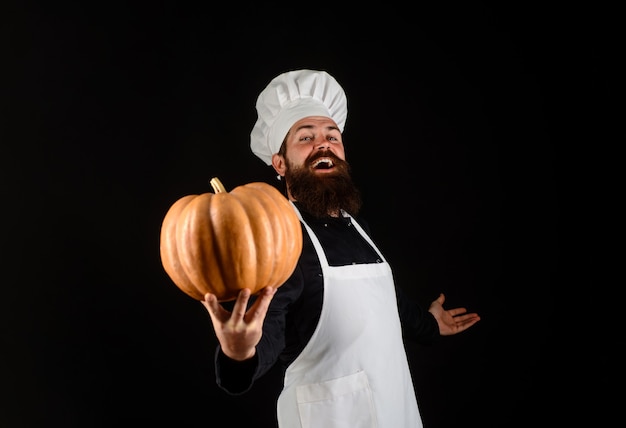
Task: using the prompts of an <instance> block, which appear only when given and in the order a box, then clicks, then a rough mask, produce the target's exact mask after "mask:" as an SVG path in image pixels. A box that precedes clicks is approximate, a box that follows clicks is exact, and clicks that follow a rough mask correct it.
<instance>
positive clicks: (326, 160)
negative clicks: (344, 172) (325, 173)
mask: <svg viewBox="0 0 626 428" xmlns="http://www.w3.org/2000/svg"><path fill="white" fill-rule="evenodd" d="M321 163H326V164H328V167H329V168H330V167H332V166H333V165H334V164H333V161H332V160H330V159H329V158H319V159H317V160H316V161H315V162H313V168H317V166H318V165H319V164H321Z"/></svg>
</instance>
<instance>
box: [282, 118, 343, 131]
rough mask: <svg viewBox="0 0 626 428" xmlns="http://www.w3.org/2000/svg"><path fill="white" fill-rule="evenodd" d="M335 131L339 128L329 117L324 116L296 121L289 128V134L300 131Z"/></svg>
mask: <svg viewBox="0 0 626 428" xmlns="http://www.w3.org/2000/svg"><path fill="white" fill-rule="evenodd" d="M320 128H321V129H336V130H337V131H339V127H338V126H337V124H336V123H335V121H334V120H332V119H331V118H330V117H325V116H308V117H304V118H302V119H300V120H298V121H297V122H296V123H294V124H293V125H292V126H291V129H290V132H298V131H299V130H302V129H320Z"/></svg>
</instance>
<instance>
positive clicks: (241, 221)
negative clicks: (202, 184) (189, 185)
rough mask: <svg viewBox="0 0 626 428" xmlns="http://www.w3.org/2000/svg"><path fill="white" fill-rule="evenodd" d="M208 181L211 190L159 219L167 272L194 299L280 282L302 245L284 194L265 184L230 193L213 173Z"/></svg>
mask: <svg viewBox="0 0 626 428" xmlns="http://www.w3.org/2000/svg"><path fill="white" fill-rule="evenodd" d="M211 186H212V187H213V190H214V191H215V193H204V194H200V195H187V196H184V197H182V198H180V199H179V200H177V201H176V202H175V203H174V204H173V205H172V206H171V207H170V208H169V210H168V211H167V213H166V215H165V218H164V219H163V224H162V226H161V240H160V253H161V262H162V264H163V267H164V269H165V271H166V272H167V274H168V275H169V277H170V278H171V279H172V281H173V282H174V284H176V285H177V286H178V288H180V289H181V290H182V291H184V292H185V293H187V294H188V295H189V296H191V297H193V298H194V299H196V300H203V299H204V295H205V294H206V293H208V292H210V293H213V294H215V295H216V296H217V298H218V300H219V301H228V300H234V299H235V298H236V297H237V294H238V293H239V291H240V290H241V289H243V288H249V289H251V290H252V293H253V294H254V293H257V292H258V291H260V290H261V289H262V288H264V287H267V286H273V287H280V286H281V285H282V284H283V283H284V282H285V281H286V280H287V278H289V276H290V275H291V274H292V272H293V271H294V269H295V267H296V263H297V262H298V258H299V257H300V252H301V250H302V229H301V226H300V220H299V218H298V216H297V214H296V212H295V210H294V209H293V207H292V206H291V204H290V203H289V201H288V200H287V198H285V196H284V195H282V194H281V193H280V192H279V191H278V190H277V189H276V188H275V187H273V186H271V185H269V184H267V183H260V182H258V183H248V184H245V185H242V186H239V187H236V188H235V189H234V190H233V191H231V192H230V193H229V192H227V191H226V189H225V188H224V186H223V185H222V183H221V182H220V181H219V179H217V178H213V179H212V180H211Z"/></svg>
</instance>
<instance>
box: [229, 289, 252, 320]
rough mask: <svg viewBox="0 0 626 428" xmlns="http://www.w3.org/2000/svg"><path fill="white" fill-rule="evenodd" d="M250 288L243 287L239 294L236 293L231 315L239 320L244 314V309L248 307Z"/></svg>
mask: <svg viewBox="0 0 626 428" xmlns="http://www.w3.org/2000/svg"><path fill="white" fill-rule="evenodd" d="M250 293H251V292H250V289H248V288H243V289H242V290H241V291H240V292H239V294H238V295H237V300H236V301H235V306H233V314H232V317H233V318H234V319H235V320H237V321H239V320H242V319H243V317H244V316H245V315H246V310H247V308H248V300H249V299H250Z"/></svg>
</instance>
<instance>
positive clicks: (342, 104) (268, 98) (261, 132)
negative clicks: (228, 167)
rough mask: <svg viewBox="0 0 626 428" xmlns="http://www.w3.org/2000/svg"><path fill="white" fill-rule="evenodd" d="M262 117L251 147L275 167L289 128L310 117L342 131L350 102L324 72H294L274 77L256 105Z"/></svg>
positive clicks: (341, 89)
mask: <svg viewBox="0 0 626 428" xmlns="http://www.w3.org/2000/svg"><path fill="white" fill-rule="evenodd" d="M256 110H257V113H258V115H259V117H258V119H257V121H256V123H255V125H254V128H253V129H252V132H251V133H250V148H251V149H252V152H253V153H254V154H255V155H257V156H258V157H259V158H261V160H262V161H263V162H265V163H266V164H268V165H271V164H272V155H273V154H274V153H278V151H279V150H280V146H281V144H282V143H283V141H284V139H285V136H286V135H287V132H289V128H291V126H292V125H293V124H294V123H296V122H297V121H298V120H300V119H303V118H305V117H308V116H325V117H330V118H331V119H333V120H334V121H335V123H336V124H337V126H338V127H339V130H340V131H341V132H343V128H344V126H345V123H346V117H347V116H348V102H347V100H346V95H345V93H344V91H343V88H342V87H341V86H340V85H339V83H337V81H336V80H335V78H334V77H332V76H331V75H330V74H328V73H327V72H325V71H316V70H295V71H288V72H286V73H283V74H281V75H279V76H277V77H275V78H274V79H273V80H272V81H271V82H270V83H269V84H268V85H267V87H266V88H265V89H264V90H263V92H261V94H260V95H259V97H258V98H257V102H256Z"/></svg>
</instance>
